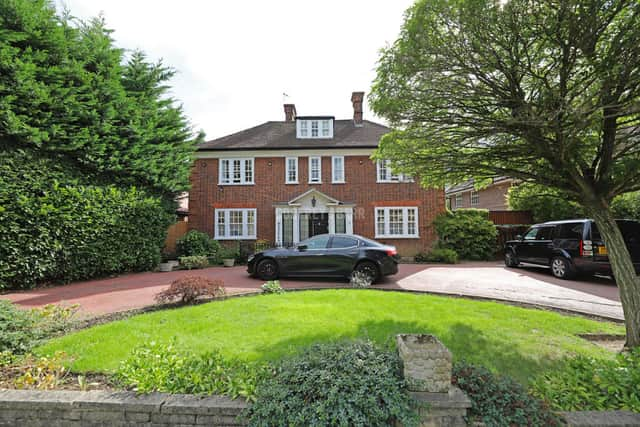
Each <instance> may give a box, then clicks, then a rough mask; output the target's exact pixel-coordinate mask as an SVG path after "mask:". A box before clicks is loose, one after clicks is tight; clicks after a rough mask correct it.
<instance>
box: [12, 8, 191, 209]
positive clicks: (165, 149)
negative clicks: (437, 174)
mask: <svg viewBox="0 0 640 427" xmlns="http://www.w3.org/2000/svg"><path fill="white" fill-rule="evenodd" d="M111 32H112V31H111V30H109V29H108V28H107V27H106V25H105V23H104V20H103V19H102V18H95V19H92V20H90V21H88V22H82V21H79V20H76V19H74V18H73V17H72V16H71V15H70V13H65V14H62V16H60V15H58V14H57V13H56V10H55V8H54V6H53V4H52V3H51V2H49V1H46V0H3V1H0V149H4V150H11V149H26V150H29V151H33V152H37V153H38V155H40V156H47V157H55V158H59V159H64V160H65V161H70V162H72V163H73V164H74V165H75V167H74V169H77V170H79V171H81V172H82V173H83V174H84V175H85V176H93V177H95V178H96V179H97V180H100V181H102V182H107V183H109V184H116V185H119V186H130V185H136V186H138V187H143V188H145V189H148V190H150V191H152V192H154V193H156V194H160V195H162V196H164V197H165V198H166V199H168V200H171V199H172V198H173V197H174V196H175V195H176V194H177V193H179V192H182V191H185V190H186V189H187V188H188V186H189V173H190V168H191V163H192V155H193V152H194V151H195V145H196V143H197V142H199V141H201V140H202V138H203V136H202V135H198V134H195V133H194V132H193V130H192V129H191V126H190V124H189V121H188V119H187V117H186V115H185V114H184V111H183V109H182V106H180V105H178V104H177V103H176V102H175V101H174V100H173V99H172V98H171V97H170V96H169V95H168V92H169V86H168V81H169V80H170V78H171V77H172V76H173V74H174V71H173V70H172V69H170V68H168V67H166V66H164V65H163V64H162V63H149V62H148V61H147V60H146V59H145V56H144V54H143V53H141V52H134V53H132V54H131V55H130V57H129V59H127V58H126V55H125V52H124V51H123V49H120V48H118V47H116V46H115V45H114V42H113V39H112V38H111Z"/></svg>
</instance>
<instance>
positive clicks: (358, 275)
mask: <svg viewBox="0 0 640 427" xmlns="http://www.w3.org/2000/svg"><path fill="white" fill-rule="evenodd" d="M349 284H350V285H351V287H352V288H368V287H370V286H371V277H369V275H368V274H366V273H363V272H362V271H355V272H353V273H352V274H351V278H350V279H349Z"/></svg>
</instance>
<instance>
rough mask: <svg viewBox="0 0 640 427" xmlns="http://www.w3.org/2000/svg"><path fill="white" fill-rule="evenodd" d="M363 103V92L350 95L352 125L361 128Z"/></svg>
mask: <svg viewBox="0 0 640 427" xmlns="http://www.w3.org/2000/svg"><path fill="white" fill-rule="evenodd" d="M363 101H364V92H353V93H352V94H351V102H352V103H353V124H354V125H356V126H362V125H363V123H362V121H363V119H362V102H363Z"/></svg>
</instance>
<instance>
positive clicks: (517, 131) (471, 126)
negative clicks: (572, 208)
mask: <svg viewBox="0 0 640 427" xmlns="http://www.w3.org/2000/svg"><path fill="white" fill-rule="evenodd" d="M639 58H640V2H638V1H637V0H507V1H498V0H494V1H492V0H419V1H418V2H417V3H416V4H415V5H414V6H413V7H412V8H410V9H409V10H408V11H407V14H406V17H405V22H404V25H403V27H402V30H401V33H400V36H399V38H398V40H397V41H396V42H395V43H394V44H393V45H391V46H389V47H388V48H386V49H385V50H383V52H382V55H381V58H380V61H379V65H378V69H377V77H376V80H375V82H374V85H373V90H372V93H371V96H370V100H371V104H372V106H373V110H374V111H375V112H376V113H378V114H379V115H381V116H383V117H385V118H387V119H388V120H389V121H390V122H391V124H392V126H393V128H394V131H392V132H391V133H389V134H388V135H386V136H385V137H384V138H383V140H382V143H381V145H380V149H379V151H378V153H377V156H378V157H384V158H390V159H392V161H393V164H394V166H395V167H396V168H397V169H399V170H400V171H402V172H406V173H410V174H415V175H418V176H420V177H421V180H422V183H423V184H424V185H427V186H442V185H444V184H446V183H455V182H459V181H462V180H465V179H468V178H475V179H477V180H482V179H486V178H489V177H492V176H497V175H508V176H511V177H514V178H519V179H521V180H523V181H525V182H532V183H537V184H542V185H544V186H547V187H549V188H552V189H556V190H558V191H560V192H561V193H562V194H566V195H567V197H568V198H570V199H572V200H574V201H576V202H578V203H580V204H581V205H582V206H583V207H584V208H585V209H586V211H587V212H588V213H589V214H590V215H592V216H593V218H594V219H595V221H596V223H597V224H598V226H599V229H600V231H601V233H602V235H603V237H604V240H605V243H606V244H607V248H608V250H609V258H610V260H611V263H612V267H613V271H614V274H615V276H616V280H617V283H618V286H619V289H620V297H621V300H622V306H623V309H624V314H625V319H626V326H627V345H628V346H638V345H640V280H639V279H638V277H637V276H636V274H635V271H634V266H633V264H632V261H631V258H630V256H629V252H628V251H627V248H626V246H625V244H624V240H623V238H622V235H621V234H620V231H619V229H618V227H617V225H616V222H615V221H614V218H613V215H612V213H611V209H610V202H611V200H612V199H613V198H614V197H615V196H617V195H620V194H624V193H628V192H631V191H634V190H638V189H640V115H639V112H640V66H639Z"/></svg>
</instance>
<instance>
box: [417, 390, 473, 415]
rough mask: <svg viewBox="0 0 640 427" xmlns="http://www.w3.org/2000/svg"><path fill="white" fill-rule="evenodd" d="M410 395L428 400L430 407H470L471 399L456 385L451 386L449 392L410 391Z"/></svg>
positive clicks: (418, 399)
mask: <svg viewBox="0 0 640 427" xmlns="http://www.w3.org/2000/svg"><path fill="white" fill-rule="evenodd" d="M409 396H411V397H412V398H413V399H414V400H416V401H418V402H427V403H428V404H429V407H431V408H434V409H438V408H465V409H466V408H470V407H471V400H470V399H469V398H468V397H467V395H466V394H465V393H464V392H463V391H462V390H460V389H459V388H458V387H456V386H453V385H452V386H451V388H450V389H449V392H448V393H429V392H426V391H410V392H409Z"/></svg>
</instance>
